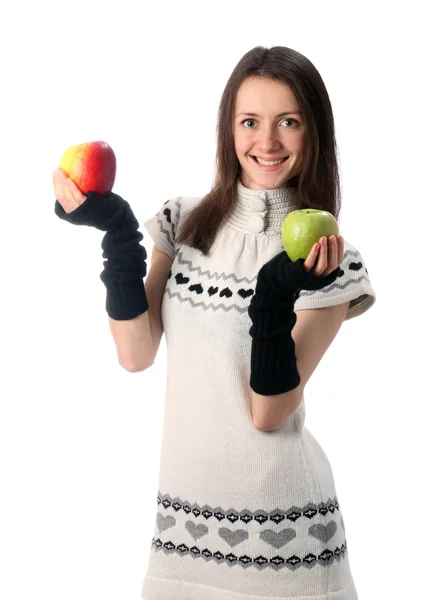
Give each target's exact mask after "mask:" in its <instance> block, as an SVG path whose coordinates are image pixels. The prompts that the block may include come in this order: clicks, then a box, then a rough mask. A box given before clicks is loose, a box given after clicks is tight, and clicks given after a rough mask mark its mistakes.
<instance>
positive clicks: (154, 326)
mask: <svg viewBox="0 0 448 600" xmlns="http://www.w3.org/2000/svg"><path fill="white" fill-rule="evenodd" d="M172 264H173V261H172V259H171V258H170V257H169V256H167V255H166V254H165V253H164V252H162V251H161V250H160V249H159V248H158V247H157V246H153V249H152V256H151V266H150V269H149V273H148V275H147V277H146V281H145V291H146V298H147V300H148V310H147V311H146V312H144V313H143V314H141V315H139V316H137V317H135V318H134V319H130V320H127V321H116V320H114V319H111V318H110V317H109V327H110V331H111V334H112V337H113V339H114V342H115V348H116V350H117V357H118V362H119V364H120V365H121V366H122V367H123V368H124V369H126V371H129V372H130V373H136V372H140V371H144V370H145V369H148V368H149V367H150V366H151V365H152V364H153V363H154V360H155V357H156V354H157V351H158V349H159V345H160V340H161V338H162V334H163V325H162V319H161V316H160V309H161V306H162V300H163V294H164V291H165V286H166V282H167V279H168V274H169V272H170V269H171V265H172Z"/></svg>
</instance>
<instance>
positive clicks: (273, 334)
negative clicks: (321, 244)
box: [248, 251, 340, 396]
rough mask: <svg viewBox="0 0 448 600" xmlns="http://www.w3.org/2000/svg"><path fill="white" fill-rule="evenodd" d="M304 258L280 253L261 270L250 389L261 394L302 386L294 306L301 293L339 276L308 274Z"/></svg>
mask: <svg viewBox="0 0 448 600" xmlns="http://www.w3.org/2000/svg"><path fill="white" fill-rule="evenodd" d="M304 262H305V261H304V259H299V260H297V261H294V262H293V261H291V260H290V258H289V257H288V255H287V253H286V252H285V251H283V252H280V253H279V254H277V255H276V256H274V257H273V258H272V259H271V260H270V261H268V262H267V263H266V264H265V265H263V267H262V268H261V269H260V271H259V273H258V278H257V285H256V287H255V294H254V296H253V297H252V300H251V303H250V306H249V309H248V312H249V315H250V317H251V319H252V322H253V324H252V326H251V328H250V330H249V333H250V335H251V336H252V350H251V375H250V386H251V388H252V389H253V390H254V392H256V393H257V394H262V395H265V396H271V395H275V394H283V393H285V392H289V391H291V390H293V389H294V388H296V387H297V386H298V385H299V384H300V374H299V372H298V370H297V358H296V355H295V344H294V340H293V339H292V337H291V331H292V329H293V327H294V325H295V322H296V320H297V315H296V313H295V311H294V303H295V301H296V300H297V298H298V297H299V294H300V290H315V289H322V288H323V287H325V286H327V285H329V284H330V283H332V282H333V281H335V279H336V278H337V277H338V275H339V271H340V269H339V267H337V268H336V269H335V270H334V271H332V272H331V273H330V274H329V275H326V276H325V277H322V276H317V275H315V274H314V273H313V272H312V271H305V269H304V267H303V264H304Z"/></svg>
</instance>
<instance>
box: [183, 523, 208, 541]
mask: <svg viewBox="0 0 448 600" xmlns="http://www.w3.org/2000/svg"><path fill="white" fill-rule="evenodd" d="M185 529H186V530H187V531H188V533H190V534H191V535H192V536H193V537H194V539H195V540H198V539H199V538H201V537H203V536H204V535H206V534H207V533H208V527H207V525H204V524H203V523H199V524H198V525H196V523H193V521H187V522H186V523H185Z"/></svg>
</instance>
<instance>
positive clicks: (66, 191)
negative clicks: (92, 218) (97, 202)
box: [53, 169, 87, 214]
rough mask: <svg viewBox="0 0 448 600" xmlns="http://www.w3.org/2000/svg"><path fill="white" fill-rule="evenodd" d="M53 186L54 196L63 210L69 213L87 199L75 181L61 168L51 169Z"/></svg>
mask: <svg viewBox="0 0 448 600" xmlns="http://www.w3.org/2000/svg"><path fill="white" fill-rule="evenodd" d="M53 188H54V193H55V196H56V198H57V200H58V202H59V204H60V205H61V206H62V208H63V209H64V211H65V214H69V213H71V212H73V211H74V210H76V209H77V208H78V206H80V205H81V204H83V203H84V202H85V201H86V200H87V196H85V195H84V194H83V193H82V192H81V190H80V189H79V188H78V186H77V185H76V183H75V182H74V181H73V179H71V178H70V177H69V176H68V175H67V174H66V173H65V171H63V170H62V169H56V170H55V171H53Z"/></svg>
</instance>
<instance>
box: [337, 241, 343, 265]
mask: <svg viewBox="0 0 448 600" xmlns="http://www.w3.org/2000/svg"><path fill="white" fill-rule="evenodd" d="M343 260H344V238H343V237H342V235H338V265H341V264H342V262H343Z"/></svg>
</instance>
